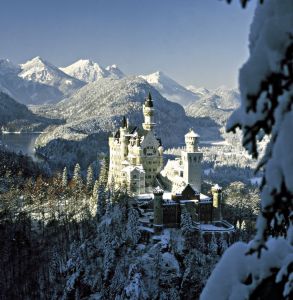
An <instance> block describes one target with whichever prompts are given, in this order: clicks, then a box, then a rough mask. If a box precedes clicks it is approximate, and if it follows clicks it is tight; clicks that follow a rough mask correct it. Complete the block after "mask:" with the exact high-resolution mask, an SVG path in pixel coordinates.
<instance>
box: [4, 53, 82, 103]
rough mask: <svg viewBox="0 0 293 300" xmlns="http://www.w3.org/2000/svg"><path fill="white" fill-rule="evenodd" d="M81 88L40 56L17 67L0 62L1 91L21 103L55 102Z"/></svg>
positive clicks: (77, 81) (78, 81) (71, 78)
mask: <svg viewBox="0 0 293 300" xmlns="http://www.w3.org/2000/svg"><path fill="white" fill-rule="evenodd" d="M83 85H85V83H84V82H82V81H80V80H77V79H76V78H73V77H70V76H68V75H67V74H65V73H63V72H62V71H60V70H59V69H58V68H57V67H55V66H54V65H52V64H51V63H48V62H46V61H45V60H43V59H42V58H40V57H36V58H34V59H32V60H30V61H28V62H26V63H24V64H21V65H20V66H17V65H14V64H13V63H11V62H10V61H9V60H7V59H2V60H0V90H1V91H3V92H4V93H6V94H8V95H9V96H11V97H12V98H14V99H16V100H17V101H18V102H20V103H23V104H44V103H50V102H58V101H60V100H61V99H63V98H64V97H65V96H69V95H71V94H72V93H73V92H75V91H76V89H78V88H80V87H82V86H83Z"/></svg>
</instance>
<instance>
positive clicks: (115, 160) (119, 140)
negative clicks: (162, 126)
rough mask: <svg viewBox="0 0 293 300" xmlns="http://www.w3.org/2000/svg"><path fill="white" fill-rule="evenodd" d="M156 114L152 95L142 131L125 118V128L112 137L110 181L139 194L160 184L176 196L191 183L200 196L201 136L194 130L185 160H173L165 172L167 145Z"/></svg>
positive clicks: (186, 149) (110, 139) (148, 102)
mask: <svg viewBox="0 0 293 300" xmlns="http://www.w3.org/2000/svg"><path fill="white" fill-rule="evenodd" d="M154 113H155V110H154V103H153V100H152V97H151V94H150V93H149V95H148V97H147V98H146V99H145V102H144V104H143V115H144V123H143V124H142V128H139V127H132V126H130V124H129V122H128V120H127V119H126V118H125V117H123V120H122V125H121V127H120V128H119V129H118V130H117V131H116V132H114V133H113V135H112V136H111V137H110V138H109V148H110V165H109V181H114V183H115V184H116V185H124V186H127V188H128V191H129V192H130V193H131V194H135V195H139V194H144V193H147V192H151V191H152V190H153V188H154V187H155V186H158V185H160V182H159V181H161V183H163V184H164V186H166V188H167V189H168V190H170V191H172V192H175V193H176V192H178V191H180V190H182V189H184V188H185V187H186V185H187V184H189V185H190V186H191V187H192V188H193V189H194V190H195V191H197V192H199V193H200V191H201V160H202V156H203V154H202V153H201V152H199V151H198V138H199V136H198V135H197V134H196V133H195V132H194V131H193V130H191V129H190V131H189V132H188V133H187V134H186V135H185V143H186V148H185V150H183V151H182V154H181V159H180V160H179V159H176V160H169V161H168V163H167V165H166V166H165V168H164V169H163V146H162V143H161V139H160V138H158V137H157V136H156V133H155V127H156V123H155V118H154Z"/></svg>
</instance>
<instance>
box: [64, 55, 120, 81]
mask: <svg viewBox="0 0 293 300" xmlns="http://www.w3.org/2000/svg"><path fill="white" fill-rule="evenodd" d="M60 70H61V71H63V72H64V73H66V74H68V75H70V76H72V77H75V78H77V79H79V80H82V81H84V82H94V81H97V80H99V79H101V78H108V77H111V78H115V79H120V78H122V77H124V76H125V75H124V74H123V72H122V71H121V70H120V69H119V68H118V67H117V66H116V65H112V66H108V67H107V68H103V67H102V66H100V65H99V64H97V63H96V62H93V61H91V60H88V59H80V60H78V61H76V62H75V63H73V64H71V65H69V66H67V67H64V68H60Z"/></svg>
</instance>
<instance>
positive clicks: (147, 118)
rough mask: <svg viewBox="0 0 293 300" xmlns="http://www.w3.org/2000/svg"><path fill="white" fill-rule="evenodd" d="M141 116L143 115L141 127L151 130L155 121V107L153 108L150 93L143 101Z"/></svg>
mask: <svg viewBox="0 0 293 300" xmlns="http://www.w3.org/2000/svg"><path fill="white" fill-rule="evenodd" d="M143 116H144V123H142V127H143V129H144V130H147V131H152V130H153V129H154V127H155V126H156V123H155V109H154V103H153V100H152V95H151V93H149V94H148V97H147V98H146V99H145V101H144V104H143Z"/></svg>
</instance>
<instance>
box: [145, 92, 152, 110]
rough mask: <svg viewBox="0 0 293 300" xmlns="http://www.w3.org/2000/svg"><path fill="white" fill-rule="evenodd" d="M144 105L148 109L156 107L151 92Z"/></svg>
mask: <svg viewBox="0 0 293 300" xmlns="http://www.w3.org/2000/svg"><path fill="white" fill-rule="evenodd" d="M144 105H145V106H146V107H153V106H154V103H153V99H152V95H151V92H149V93H148V96H147V98H146V99H145V101H144Z"/></svg>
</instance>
